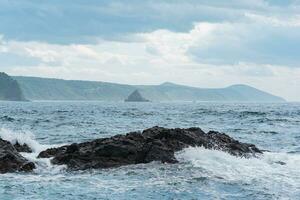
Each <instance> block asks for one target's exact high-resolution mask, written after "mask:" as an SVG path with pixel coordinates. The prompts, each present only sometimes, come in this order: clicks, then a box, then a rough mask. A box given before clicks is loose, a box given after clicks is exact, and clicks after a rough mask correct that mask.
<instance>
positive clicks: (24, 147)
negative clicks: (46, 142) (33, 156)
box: [14, 141, 32, 153]
mask: <svg viewBox="0 0 300 200" xmlns="http://www.w3.org/2000/svg"><path fill="white" fill-rule="evenodd" d="M14 147H15V149H16V150H17V152H26V153H32V149H31V148H30V147H29V146H28V145H27V144H26V143H24V144H20V143H19V142H18V141H17V142H16V144H14Z"/></svg>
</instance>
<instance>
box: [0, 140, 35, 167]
mask: <svg viewBox="0 0 300 200" xmlns="http://www.w3.org/2000/svg"><path fill="white" fill-rule="evenodd" d="M34 168H35V165H34V163H32V162H30V161H28V160H26V159H25V158H24V157H23V156H22V155H21V154H20V153H19V152H18V151H17V150H16V149H15V148H14V146H13V145H12V144H11V143H10V142H8V141H5V140H2V139H0V173H8V172H17V171H25V172H29V171H32V170H33V169H34Z"/></svg>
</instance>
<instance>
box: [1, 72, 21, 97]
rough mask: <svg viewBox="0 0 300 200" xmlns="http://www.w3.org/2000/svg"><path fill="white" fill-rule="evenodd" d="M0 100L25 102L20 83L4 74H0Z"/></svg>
mask: <svg viewBox="0 0 300 200" xmlns="http://www.w3.org/2000/svg"><path fill="white" fill-rule="evenodd" d="M0 100H2V101H24V100H25V98H24V96H23V93H22V90H21V88H20V86H19V84H18V82H17V81H15V80H14V79H12V78H11V77H10V76H8V75H7V74H5V73H3V72H0Z"/></svg>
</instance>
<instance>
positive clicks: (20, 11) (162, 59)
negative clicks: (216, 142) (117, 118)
mask: <svg viewBox="0 0 300 200" xmlns="http://www.w3.org/2000/svg"><path fill="white" fill-rule="evenodd" d="M41 2H43V3H41ZM0 71H4V72H7V73H8V74H10V75H24V76H41V77H55V78H65V79H82V80H97V81H108V82H118V83H129V84H160V83H162V82H165V81H170V82H175V83H179V84H185V85H191V86H197V87H225V86H229V85H231V84H241V83H242V84H248V85H251V86H254V87H257V88H259V89H262V90H266V91H268V92H271V93H273V94H276V95H279V96H282V97H284V98H286V99H287V100H290V101H300V0H214V1H212V0H172V1H171V0H169V1H167V0H165V1H162V0H160V1H157V0H142V1H141V0H122V1H121V0H120V1H118V0H116V1H113V0H63V1H62V0H51V1H39V0H26V1H25V0H1V1H0Z"/></svg>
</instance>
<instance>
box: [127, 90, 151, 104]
mask: <svg viewBox="0 0 300 200" xmlns="http://www.w3.org/2000/svg"><path fill="white" fill-rule="evenodd" d="M125 101H126V102H149V100H148V99H145V98H144V97H143V96H142V95H141V93H140V92H139V91H138V90H135V91H134V92H132V93H131V94H130V95H129V96H128V98H127V99H125Z"/></svg>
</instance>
